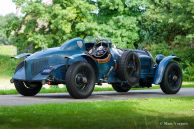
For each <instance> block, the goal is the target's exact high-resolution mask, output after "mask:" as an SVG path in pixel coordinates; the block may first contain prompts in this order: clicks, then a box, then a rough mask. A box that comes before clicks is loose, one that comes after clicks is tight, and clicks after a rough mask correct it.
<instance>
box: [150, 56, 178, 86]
mask: <svg viewBox="0 0 194 129" xmlns="http://www.w3.org/2000/svg"><path fill="white" fill-rule="evenodd" d="M172 60H176V61H179V58H178V57H176V56H167V57H165V58H164V59H163V60H162V61H161V62H160V63H159V65H158V66H157V68H156V72H155V77H154V82H153V84H160V83H161V81H162V78H163V75H164V71H165V69H166V66H167V65H168V63H169V62H170V61H172Z"/></svg>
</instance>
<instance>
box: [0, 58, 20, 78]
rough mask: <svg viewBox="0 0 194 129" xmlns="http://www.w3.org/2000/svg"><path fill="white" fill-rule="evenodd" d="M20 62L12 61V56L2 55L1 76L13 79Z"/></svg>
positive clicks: (0, 60) (0, 63) (0, 61)
mask: <svg viewBox="0 0 194 129" xmlns="http://www.w3.org/2000/svg"><path fill="white" fill-rule="evenodd" d="M18 63H19V60H17V61H16V60H15V59H12V58H11V57H10V56H5V55H0V76H4V77H11V76H12V75H13V73H14V71H15V68H16V66H17V64H18Z"/></svg>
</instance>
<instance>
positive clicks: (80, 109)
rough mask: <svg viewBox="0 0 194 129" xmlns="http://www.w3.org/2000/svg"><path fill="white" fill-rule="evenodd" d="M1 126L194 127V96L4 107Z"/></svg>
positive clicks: (12, 128) (16, 128)
mask: <svg viewBox="0 0 194 129" xmlns="http://www.w3.org/2000/svg"><path fill="white" fill-rule="evenodd" d="M0 121H1V124H0V128H1V129H175V128H176V129H193V128H194V97H182V98H153V99H130V100H126V101H97V102H74V103H64V104H43V105H32V106H15V107H7V106H6V107H0Z"/></svg>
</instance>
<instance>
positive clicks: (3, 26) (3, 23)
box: [0, 14, 18, 44]
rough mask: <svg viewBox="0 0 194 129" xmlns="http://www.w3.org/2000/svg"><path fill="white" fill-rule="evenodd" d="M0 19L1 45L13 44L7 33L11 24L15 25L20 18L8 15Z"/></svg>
mask: <svg viewBox="0 0 194 129" xmlns="http://www.w3.org/2000/svg"><path fill="white" fill-rule="evenodd" d="M0 19H1V20H0V43H1V44H12V43H13V42H12V40H11V39H10V38H9V36H8V35H7V32H8V31H9V30H10V28H9V27H10V26H11V24H10V23H11V22H12V23H14V21H16V20H17V19H18V18H17V17H16V15H15V14H7V15H5V16H0Z"/></svg>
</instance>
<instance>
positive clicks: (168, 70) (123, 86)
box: [11, 38, 182, 98]
mask: <svg viewBox="0 0 194 129" xmlns="http://www.w3.org/2000/svg"><path fill="white" fill-rule="evenodd" d="M15 58H24V61H22V62H21V63H20V64H19V65H18V66H17V68H16V70H15V73H14V75H13V77H12V79H11V82H13V83H14V84H15V87H16V89H17V91H18V92H19V93H20V94H22V95H24V96H34V95H36V94H37V93H38V92H39V91H40V89H41V87H42V85H44V84H49V85H57V84H65V85H66V87H67V90H68V92H69V94H70V95H71V96H72V97H74V98H87V97H89V96H90V95H91V94H92V92H93V90H94V87H95V84H98V85H100V84H102V83H109V84H111V85H112V87H113V89H114V90H116V91H117V92H127V91H129V90H130V88H131V87H133V86H139V87H151V86H152V84H159V85H160V87H161V89H162V91H163V92H164V93H166V94H176V93H177V92H178V91H179V90H180V88H181V85H182V70H181V68H180V67H179V65H178V62H179V61H180V59H179V58H178V57H176V56H174V55H170V56H166V57H165V56H163V55H162V54H158V55H157V56H156V58H155V60H154V59H153V57H152V55H151V54H150V53H149V52H148V51H146V50H126V49H119V48H115V47H114V46H113V44H112V42H111V41H110V40H107V39H103V38H101V39H96V40H91V41H86V40H83V39H81V38H74V39H71V40H69V41H67V42H65V43H64V44H63V45H62V46H60V47H56V48H50V49H47V50H42V51H39V52H36V53H34V54H30V53H23V54H20V55H18V56H16V57H15Z"/></svg>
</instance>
